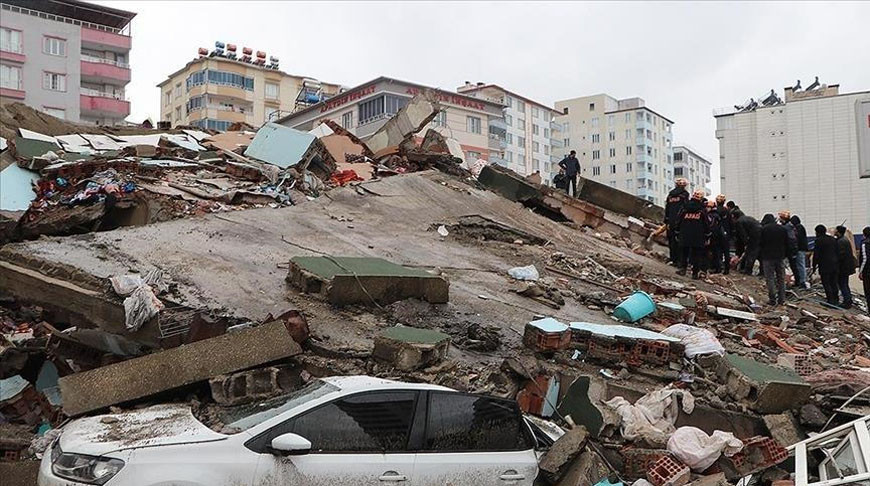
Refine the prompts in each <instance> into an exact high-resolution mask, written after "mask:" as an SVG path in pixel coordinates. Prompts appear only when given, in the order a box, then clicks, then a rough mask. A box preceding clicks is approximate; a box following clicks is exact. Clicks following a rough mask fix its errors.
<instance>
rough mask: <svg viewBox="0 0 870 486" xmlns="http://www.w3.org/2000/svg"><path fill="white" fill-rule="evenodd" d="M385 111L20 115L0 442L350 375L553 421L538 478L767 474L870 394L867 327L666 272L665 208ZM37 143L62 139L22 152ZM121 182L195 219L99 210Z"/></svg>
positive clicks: (418, 101)
mask: <svg viewBox="0 0 870 486" xmlns="http://www.w3.org/2000/svg"><path fill="white" fill-rule="evenodd" d="M406 108H407V109H403V110H404V111H401V112H400V114H398V115H397V116H396V117H395V118H394V119H393V120H391V122H390V123H387V124H386V125H384V127H383V128H382V130H381V131H379V132H378V133H376V134H375V136H374V137H372V138H370V139H369V140H359V139H357V138H356V137H354V136H353V135H351V134H349V133H347V132H345V131H343V129H342V128H341V127H339V126H337V125H335V124H334V123H332V122H329V121H325V122H324V123H323V124H322V125H320V127H319V128H318V129H317V130H316V131H315V133H302V132H295V131H293V132H286V130H289V129H286V128H284V127H281V128H278V127H272V126H270V125H267V126H265V127H263V128H262V129H260V130H258V131H257V132H256V133H250V134H244V133H243V132H239V133H238V134H232V135H228V134H226V133H225V134H220V135H217V134H211V133H205V132H200V131H194V130H186V131H179V132H177V133H176V132H161V133H156V132H155V133H148V134H131V135H123V134H110V133H101V134H94V133H87V132H84V131H76V132H72V133H59V132H55V131H50V130H44V133H49V135H43V136H41V137H40V136H39V134H40V132H38V130H37V129H38V128H39V127H31V128H32V129H33V130H32V131H28V129H27V128H26V127H25V130H24V131H21V130H19V131H17V132H15V133H14V134H13V135H14V136H13V137H12V144H11V149H7V150H6V151H4V155H3V156H4V157H9V156H13V155H14V158H15V161H14V162H13V163H11V164H10V165H7V166H6V167H7V168H8V167H15V168H16V169H14V170H16V171H18V170H19V169H20V170H21V171H28V174H25V175H27V176H28V177H29V179H27V180H28V182H27V184H30V182H31V181H33V182H35V188H36V191H35V192H33V200H31V201H28V202H27V205H28V206H27V208H26V210H24V211H23V213H22V215H20V216H26V217H25V218H24V219H23V220H16V223H15V225H16V226H15V228H16V231H18V232H19V233H18V234H17V237H18V238H22V237H23V238H26V237H27V236H26V235H30V236H35V235H37V234H41V235H43V236H42V237H41V238H39V239H34V240H31V241H22V242H16V243H10V244H7V245H5V246H4V247H3V248H2V249H0V332H2V338H0V339H2V341H0V353H2V355H0V356H2V366H0V371H2V376H0V379H2V380H3V387H2V388H3V389H2V395H0V397H2V400H0V413H2V421H5V422H10V425H12V427H9V428H6V427H5V425H6V424H3V426H2V427H0V447H3V454H4V457H5V458H6V460H18V459H19V458H25V457H30V456H32V455H33V454H32V452H31V451H28V447H29V445H30V441H31V440H32V439H33V438H35V437H39V436H40V435H42V436H45V434H46V433H47V431H49V430H50V429H52V428H56V427H61V426H62V424H63V422H64V420H65V419H66V418H69V417H75V416H80V415H92V414H95V413H99V412H102V411H105V410H115V411H117V410H118V409H121V410H123V409H127V408H130V407H137V406H141V405H145V404H155V403H158V404H159V403H187V404H189V405H191V407H190V408H193V409H194V410H195V411H196V412H197V413H198V415H197V416H198V417H200V418H201V419H202V420H208V417H209V416H210V413H209V410H211V409H213V408H215V407H217V408H220V407H225V406H238V405H240V404H250V403H259V402H261V401H264V400H270V399H273V398H274V397H280V396H282V395H284V394H286V393H288V392H290V391H293V390H295V389H297V388H298V387H300V386H301V385H303V384H305V383H308V382H310V381H311V380H312V378H315V377H322V376H328V375H336V374H338V375H350V374H368V375H373V376H378V377H387V378H399V379H403V380H406V381H422V382H430V383H437V384H440V385H444V386H448V387H452V388H455V389H459V390H465V391H471V392H480V393H487V394H490V395H497V396H500V397H506V398H511V399H515V400H516V401H517V403H518V404H519V406H520V408H521V409H522V410H523V411H524V412H525V413H527V414H529V415H531V416H536V417H541V418H545V419H547V420H551V421H555V422H557V423H558V424H559V425H561V426H562V427H564V428H565V429H567V433H565V434H564V435H562V437H561V438H559V439H557V440H556V441H555V442H554V443H553V445H552V446H551V447H550V448H549V451H547V452H543V453H542V454H543V455H542V459H541V461H540V464H539V466H540V471H541V474H540V480H541V481H546V482H548V483H552V484H561V485H578V484H584V485H585V484H602V485H614V484H619V483H623V484H625V483H629V482H631V483H636V482H641V481H642V482H641V486H642V485H643V484H644V483H646V482H648V483H650V484H653V485H655V486H664V485H673V486H680V485H683V484H698V485H706V484H710V485H713V484H717V485H719V484H723V485H724V484H726V483H735V482H736V481H737V480H739V479H740V478H742V477H744V476H747V475H755V476H756V480H757V481H759V484H763V485H764V486H767V485H768V484H773V483H774V482H775V481H778V480H783V479H787V480H792V481H795V484H797V483H798V482H799V481H800V480H801V479H800V478H801V477H802V476H801V473H799V472H798V473H796V475H791V474H790V473H789V471H788V470H787V467H786V465H785V463H784V461H786V459H787V456H788V453H787V451H786V449H785V448H786V447H789V446H791V445H792V444H794V443H796V442H799V441H802V440H804V439H805V438H806V437H807V434H808V433H811V432H818V431H821V430H824V429H828V428H836V427H839V426H840V424H843V423H846V422H849V421H851V420H853V419H855V418H856V417H860V416H862V415H867V413H868V411H870V409H868V399H867V397H866V396H865V395H862V394H861V393H862V391H863V390H865V389H866V388H867V387H868V386H870V371H868V367H870V356H868V347H870V319H867V318H866V317H862V316H859V315H858V314H857V313H855V312H853V311H842V310H832V309H828V308H825V307H823V306H822V305H820V304H819V303H818V302H817V301H816V300H815V299H814V297H813V295H812V294H801V295H796V297H795V299H794V300H793V301H792V302H791V304H792V305H790V306H786V307H783V308H780V309H776V310H771V309H767V308H765V307H761V306H758V305H757V304H756V303H755V302H756V300H761V297H762V296H763V295H764V294H763V289H762V287H761V284H760V282H758V281H757V280H755V279H752V278H750V277H743V276H711V277H710V278H708V279H707V280H702V281H689V280H686V279H685V278H682V277H679V276H673V272H672V269H671V268H670V267H668V266H667V265H665V264H664V262H663V259H662V258H661V257H660V254H661V253H662V251H661V248H662V247H661V246H660V245H659V244H658V243H657V242H658V239H657V238H659V237H658V236H656V235H655V229H656V228H657V223H658V221H660V220H661V212H660V208H655V207H653V206H650V205H649V204H647V203H645V202H643V201H640V200H635V199H636V198H634V199H631V196H628V195H622V194H621V195H620V196H619V197H620V198H629V199H625V200H622V199H620V200H617V199H614V197H613V196H612V195H611V194H610V193H609V192H607V191H606V190H603V189H600V188H597V187H596V186H595V185H594V184H592V183H591V182H589V181H587V182H585V183H584V184H585V185H584V187H585V189H583V190H582V191H580V196H581V198H579V199H574V198H569V197H567V196H565V195H564V194H562V193H559V192H555V191H553V190H551V189H550V188H547V187H542V186H538V185H535V184H532V183H529V182H528V181H526V180H524V179H523V178H521V177H519V176H518V175H516V174H514V173H512V172H511V171H508V170H506V169H502V168H499V167H492V166H488V165H486V166H484V167H482V170H481V171H480V177H479V178H477V179H475V178H474V177H473V176H472V171H470V170H469V169H470V168H471V167H470V166H469V164H468V162H469V161H463V160H462V158H461V157H460V156H459V155H461V151H460V153H459V154H457V152H456V150H455V148H454V147H452V146H451V139H449V138H444V137H443V136H441V135H439V134H438V133H437V132H434V131H431V132H430V131H427V132H426V133H425V134H424V136H423V138H422V140H421V139H420V137H419V134H420V132H421V131H422V130H423V128H425V127H426V125H427V124H428V123H429V121H431V116H434V113H436V112H437V109H438V106H437V101H435V100H434V99H430V98H427V97H426V96H420V97H418V98H415V100H414V101H413V102H412V103H409V105H408V107H406ZM19 128H20V127H19ZM43 128H44V127H43ZM55 128H57V129H58V130H62V129H63V127H55ZM31 132H33V133H37V135H33V133H31ZM4 133H5V132H4ZM72 135H76V136H77V137H79V138H80V139H81V140H79V138H76V137H73V136H72ZM85 135H88V136H87V137H85ZM28 137H37V138H28ZM61 137H62V138H61ZM123 137H147V138H128V139H126V140H125V139H124V138H123ZM209 140H212V142H211V144H210V142H209ZM218 140H219V142H218ZM37 142H38V143H37ZM113 143H114V144H115V145H118V147H114V145H112V144H113ZM43 144H45V145H43ZM52 144H54V145H52ZM49 145H51V146H52V148H53V149H54V148H57V150H58V152H61V151H62V152H63V155H62V156H61V155H59V154H58V152H55V150H49V151H50V152H55V155H57V156H58V159H55V158H54V156H51V155H49V157H48V159H50V160H42V159H46V157H45V156H46V154H47V153H48V152H49V151H46V152H41V151H42V150H45V149H47V148H48V147H49ZM197 147H201V148H202V149H203V150H198V149H197ZM61 149H63V150H61ZM67 149H68V150H67ZM73 149H75V150H81V151H85V150H86V151H88V152H89V153H90V154H91V157H90V158H88V159H76V158H75V157H76V156H73V157H72V158H73V159H74V160H68V158H67V156H68V155H69V154H82V153H83V152H76V151H75V150H73ZM19 150H25V152H20V151H19ZM28 150H29V151H28ZM10 151H14V153H10ZM40 152H41V153H40ZM111 152H117V153H112V154H111V155H107V154H109V153H111ZM21 154H29V157H22V156H21ZM60 159H63V161H60ZM22 163H23V165H22ZM427 169H437V170H427ZM37 171H38V174H37ZM345 171H351V173H345ZM29 173H32V174H29ZM342 173H344V175H340V174H342ZM4 174H5V172H4ZM33 174H36V176H33ZM34 177H35V178H34ZM358 179H362V180H358ZM4 187H5V186H4ZM230 194H232V196H230ZM324 194H328V197H319V196H322V195H324ZM142 198H144V199H142ZM134 200H135V201H136V202H135V204H136V207H140V206H141V205H142V204H151V202H152V201H158V204H159V205H161V208H166V207H168V206H164V205H165V204H173V205H178V206H172V207H197V208H199V209H198V210H196V212H197V213H198V214H199V216H198V217H175V216H172V217H164V212H165V211H164V209H160V208H158V209H154V213H153V214H154V215H153V216H148V217H144V216H143V217H142V218H140V219H136V218H133V217H132V216H130V218H128V219H124V218H121V217H120V216H119V214H118V213H117V211H118V209H117V208H119V207H123V206H124V205H125V204H134V203H133V201H134ZM143 201H144V202H143ZM233 201H235V202H233ZM188 205H190V206H188ZM233 205H236V206H238V207H244V208H246V209H247V210H246V211H230V210H229V208H230V207H234V206H233ZM273 206H274V207H273ZM129 207H133V206H129ZM152 209H153V208H152ZM149 211H151V209H149ZM161 211H164V212H161ZM184 211H189V212H188V214H185V215H184V216H189V215H190V213H192V212H194V211H193V210H192V209H185V210H184ZM216 213H220V214H216ZM137 218H138V216H137ZM133 219H136V220H137V221H142V222H144V223H147V222H153V221H160V223H159V224H136V225H128V224H124V221H132V220H133ZM22 221H24V222H23V223H22ZM53 222H58V224H61V226H63V228H64V229H63V230H61V231H55V230H51V229H50V228H49V226H50V224H49V223H51V224H54V223H53ZM121 226H130V227H123V228H121ZM95 229H96V230H106V231H100V232H92V231H93V230H95ZM27 231H32V233H27ZM82 232H84V233H85V234H78V235H75V236H48V235H63V234H69V233H82ZM137 292H139V294H137ZM134 295H141V296H142V297H138V296H137V297H133V296H134ZM127 299H132V300H130V301H129V304H127V302H128V301H127ZM134 304H136V305H134ZM139 304H141V305H139ZM128 308H129V309H130V311H128ZM738 442H739V445H738ZM686 444H690V445H689V446H686ZM37 449H38V448H37ZM783 473H784V474H783ZM809 474H814V473H809ZM804 479H806V478H804ZM777 486H784V484H782V483H778V484H777Z"/></svg>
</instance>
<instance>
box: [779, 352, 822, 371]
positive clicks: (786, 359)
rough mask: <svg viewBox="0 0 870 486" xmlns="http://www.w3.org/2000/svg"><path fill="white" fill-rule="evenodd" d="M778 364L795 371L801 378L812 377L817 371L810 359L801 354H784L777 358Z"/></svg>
mask: <svg viewBox="0 0 870 486" xmlns="http://www.w3.org/2000/svg"><path fill="white" fill-rule="evenodd" d="M776 364H778V365H780V366H785V367H786V368H788V369H790V370H794V372H795V373H797V374H799V375H801V376H807V375H811V374H813V372H814V371H815V370H814V366H813V362H812V361H811V360H810V357H809V356H807V355H806V354H801V353H782V354H780V355H779V356H777V357H776Z"/></svg>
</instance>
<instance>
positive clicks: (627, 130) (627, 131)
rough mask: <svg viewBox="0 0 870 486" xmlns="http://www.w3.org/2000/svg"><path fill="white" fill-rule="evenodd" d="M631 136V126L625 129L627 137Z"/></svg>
mask: <svg viewBox="0 0 870 486" xmlns="http://www.w3.org/2000/svg"><path fill="white" fill-rule="evenodd" d="M630 138H631V128H628V129H626V130H625V139H626V140H628V139H630Z"/></svg>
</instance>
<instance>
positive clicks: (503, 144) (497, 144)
mask: <svg viewBox="0 0 870 486" xmlns="http://www.w3.org/2000/svg"><path fill="white" fill-rule="evenodd" d="M489 148H491V149H494V150H504V149H506V148H507V140H505V138H504V137H499V136H498V135H495V134H493V133H490V134H489Z"/></svg>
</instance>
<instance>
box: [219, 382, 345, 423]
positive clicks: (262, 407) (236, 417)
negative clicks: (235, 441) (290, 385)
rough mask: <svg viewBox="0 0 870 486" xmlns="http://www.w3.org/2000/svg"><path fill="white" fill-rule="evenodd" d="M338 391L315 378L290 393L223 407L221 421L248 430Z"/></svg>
mask: <svg viewBox="0 0 870 486" xmlns="http://www.w3.org/2000/svg"><path fill="white" fill-rule="evenodd" d="M336 391H339V388H338V387H337V386H335V385H332V384H330V383H327V382H325V381H323V380H315V381H312V382H311V383H309V384H308V385H307V386H305V387H303V388H300V389H298V390H296V391H294V392H292V393H290V394H289V395H282V396H280V397H275V398H270V399H268V400H264V401H261V402H257V403H248V404H245V405H239V406H237V407H226V408H223V409H221V411H220V412H219V415H220V418H221V422H222V423H224V424H226V427H227V428H229V429H231V430H234V431H242V430H248V429H250V428H251V427H253V426H255V425H259V424H261V423H263V422H265V421H266V420H269V419H271V418H273V417H277V416H278V415H280V414H282V413H284V412H286V411H287V410H290V409H293V408H295V407H297V406H299V405H301V404H303V403H305V402H307V401H310V400H316V399H318V398H320V397H322V396H324V395H327V394H329V393H332V392H336Z"/></svg>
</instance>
